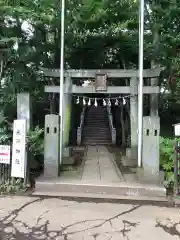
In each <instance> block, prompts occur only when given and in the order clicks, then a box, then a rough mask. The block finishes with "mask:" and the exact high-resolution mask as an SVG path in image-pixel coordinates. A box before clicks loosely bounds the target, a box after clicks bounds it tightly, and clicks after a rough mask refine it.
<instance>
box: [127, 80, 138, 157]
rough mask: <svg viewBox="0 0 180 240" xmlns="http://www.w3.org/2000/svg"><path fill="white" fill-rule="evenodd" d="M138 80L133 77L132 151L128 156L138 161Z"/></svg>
mask: <svg viewBox="0 0 180 240" xmlns="http://www.w3.org/2000/svg"><path fill="white" fill-rule="evenodd" d="M137 92H138V78H137V77H132V78H131V79H130V95H131V97H130V123H131V150H130V153H128V149H127V152H126V154H127V155H128V154H129V155H130V156H129V157H130V158H132V159H134V160H136V159H137V149H138V96H137Z"/></svg>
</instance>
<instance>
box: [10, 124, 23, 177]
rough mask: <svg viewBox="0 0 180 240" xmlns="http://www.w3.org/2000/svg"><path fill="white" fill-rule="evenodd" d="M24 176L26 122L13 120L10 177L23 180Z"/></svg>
mask: <svg viewBox="0 0 180 240" xmlns="http://www.w3.org/2000/svg"><path fill="white" fill-rule="evenodd" d="M25 174H26V120H15V121H14V127H13V150H12V169H11V176H12V177H19V178H25Z"/></svg>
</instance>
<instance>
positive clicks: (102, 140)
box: [82, 138, 112, 145]
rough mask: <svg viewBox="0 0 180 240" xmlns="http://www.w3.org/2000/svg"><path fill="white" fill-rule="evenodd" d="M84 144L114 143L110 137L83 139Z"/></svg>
mask: <svg viewBox="0 0 180 240" xmlns="http://www.w3.org/2000/svg"><path fill="white" fill-rule="evenodd" d="M82 142H83V143H84V144H86V145H88V144H92V145H98V144H100V145H102V144H112V143H111V140H110V139H89V138H88V139H83V141H82Z"/></svg>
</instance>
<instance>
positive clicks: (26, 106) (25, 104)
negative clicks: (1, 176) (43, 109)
mask: <svg viewBox="0 0 180 240" xmlns="http://www.w3.org/2000/svg"><path fill="white" fill-rule="evenodd" d="M17 119H25V120H26V131H27V132H28V131H29V130H30V128H31V126H32V111H31V99H30V94H29V93H18V94H17ZM25 158H26V159H27V160H26V164H27V165H26V178H25V179H24V183H28V184H29V180H30V175H29V174H30V168H31V164H32V165H33V160H34V159H33V160H32V158H31V154H30V153H29V152H28V151H27V149H26V150H25ZM29 159H31V160H30V161H29Z"/></svg>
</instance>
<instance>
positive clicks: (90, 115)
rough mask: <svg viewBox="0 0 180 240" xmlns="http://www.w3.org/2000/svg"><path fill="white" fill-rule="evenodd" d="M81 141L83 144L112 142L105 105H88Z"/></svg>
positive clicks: (108, 143) (106, 143) (107, 143)
mask: <svg viewBox="0 0 180 240" xmlns="http://www.w3.org/2000/svg"><path fill="white" fill-rule="evenodd" d="M82 141H83V144H84V145H110V144H112V141H111V133H110V130H109V120H108V114H107V110H106V108H105V107H103V106H98V107H94V106H91V107H88V109H87V111H86V115H85V121H84V129H83V135H82Z"/></svg>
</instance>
